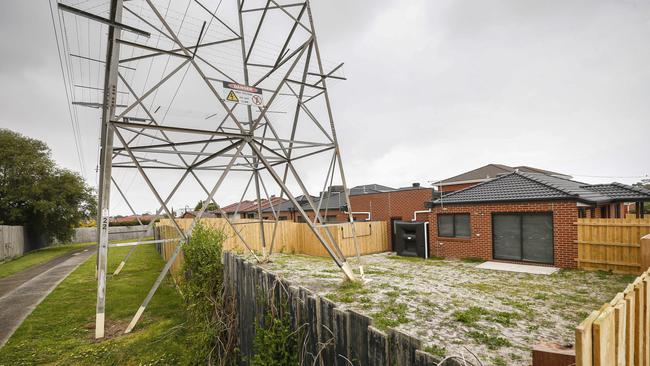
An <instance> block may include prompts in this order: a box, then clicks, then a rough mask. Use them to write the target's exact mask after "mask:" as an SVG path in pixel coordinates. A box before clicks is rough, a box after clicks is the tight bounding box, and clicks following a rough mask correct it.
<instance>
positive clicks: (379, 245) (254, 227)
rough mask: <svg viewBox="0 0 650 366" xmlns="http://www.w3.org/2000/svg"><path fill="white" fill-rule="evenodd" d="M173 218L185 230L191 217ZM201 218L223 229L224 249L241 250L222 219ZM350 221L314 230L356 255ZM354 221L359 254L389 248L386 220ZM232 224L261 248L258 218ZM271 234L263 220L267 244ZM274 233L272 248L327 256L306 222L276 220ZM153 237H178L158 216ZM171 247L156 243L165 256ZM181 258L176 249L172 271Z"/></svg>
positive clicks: (255, 247) (254, 246)
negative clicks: (176, 255) (330, 235)
mask: <svg viewBox="0 0 650 366" xmlns="http://www.w3.org/2000/svg"><path fill="white" fill-rule="evenodd" d="M176 222H178V224H179V226H180V227H181V229H183V230H187V229H188V228H189V226H190V224H191V223H192V219H177V220H176ZM201 222H203V223H204V224H206V225H209V226H212V227H218V228H221V229H222V230H224V232H225V233H226V235H227V237H228V239H226V241H225V242H224V243H223V248H224V249H225V250H232V251H240V252H241V251H243V250H245V247H244V244H243V243H242V241H241V239H239V237H238V236H237V235H236V234H235V232H234V230H233V229H232V228H231V227H230V226H229V225H228V223H227V222H226V220H225V219H222V218H207V219H202V220H201ZM351 225H352V224H350V223H342V224H332V225H328V226H327V227H320V228H319V229H318V230H320V232H321V234H323V236H325V237H326V231H327V230H328V229H329V231H330V233H331V234H332V237H333V238H334V241H336V243H337V244H338V245H339V247H340V248H341V251H342V252H343V254H344V255H345V256H346V257H350V256H353V255H356V249H355V247H354V239H353V237H352V226H351ZM354 225H355V229H356V232H357V239H358V242H359V251H360V254H361V255H365V254H373V253H381V252H386V251H389V250H390V246H389V243H388V231H387V229H388V227H387V224H386V222H384V221H364V222H355V223H354ZM235 226H236V227H237V230H241V231H240V232H239V234H240V235H241V236H242V237H243V238H244V240H246V242H247V243H248V244H249V245H250V246H251V249H252V250H254V251H256V252H261V251H262V243H261V240H260V229H259V221H257V220H237V221H236V222H235ZM273 234H274V223H273V222H266V223H264V235H265V237H266V238H267V248H268V247H269V246H270V245H271V238H272V237H273ZM275 236H276V239H275V245H274V248H273V252H283V253H295V254H306V255H312V256H320V257H326V256H328V254H327V251H326V250H325V248H323V246H322V245H321V243H320V242H319V241H318V239H317V238H316V235H314V233H313V232H312V231H311V229H310V228H309V226H308V225H307V224H305V223H296V222H292V221H280V222H278V225H277V228H276V229H275ZM156 237H157V238H159V239H173V238H177V237H178V233H177V232H176V229H175V228H174V227H173V226H172V222H171V221H170V220H169V219H166V220H161V221H160V222H158V223H157V224H156ZM175 247H176V243H173V242H172V243H167V244H161V245H160V251H161V255H162V256H163V258H164V259H165V260H167V259H169V258H170V257H171V256H172V253H173V252H174V248H175ZM182 258H183V255H182V253H180V254H179V256H178V258H177V259H176V261H175V262H174V264H173V265H172V272H174V273H175V272H176V271H177V270H178V269H179V266H180V264H181V263H182V260H183V259H182Z"/></svg>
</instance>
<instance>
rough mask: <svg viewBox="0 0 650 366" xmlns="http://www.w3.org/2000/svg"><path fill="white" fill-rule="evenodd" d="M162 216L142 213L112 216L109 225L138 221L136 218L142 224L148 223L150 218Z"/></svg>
mask: <svg viewBox="0 0 650 366" xmlns="http://www.w3.org/2000/svg"><path fill="white" fill-rule="evenodd" d="M161 217H162V216H155V215H149V214H143V215H137V216H136V215H129V216H114V217H111V218H110V225H112V226H115V225H120V224H133V223H136V224H137V222H138V219H140V221H141V222H142V223H144V224H148V223H149V222H151V221H152V220H157V219H159V218H161Z"/></svg>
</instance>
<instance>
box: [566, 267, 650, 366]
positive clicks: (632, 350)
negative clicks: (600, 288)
mask: <svg viewBox="0 0 650 366" xmlns="http://www.w3.org/2000/svg"><path fill="white" fill-rule="evenodd" d="M649 284H650V274H649V272H645V273H643V274H642V275H641V276H639V277H637V278H636V279H635V280H634V282H633V283H631V284H630V285H628V286H627V288H626V289H625V291H623V292H622V293H619V294H617V295H616V296H615V297H614V298H613V299H612V301H610V302H609V303H607V304H604V305H603V306H602V307H601V308H600V309H599V310H597V311H593V312H592V313H591V314H590V315H589V316H588V317H587V318H586V319H585V320H583V321H582V322H581V323H580V325H578V327H576V339H575V345H576V365H577V366H592V365H629V366H646V365H648V364H650V333H649V332H650V286H649Z"/></svg>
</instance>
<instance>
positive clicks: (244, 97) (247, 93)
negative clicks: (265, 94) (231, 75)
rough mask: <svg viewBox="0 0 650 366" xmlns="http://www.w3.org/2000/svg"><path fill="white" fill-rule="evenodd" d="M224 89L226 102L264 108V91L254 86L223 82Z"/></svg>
mask: <svg viewBox="0 0 650 366" xmlns="http://www.w3.org/2000/svg"><path fill="white" fill-rule="evenodd" d="M223 89H224V91H225V94H226V101H228V102H234V103H241V104H248V105H253V106H260V107H261V106H263V105H264V99H263V98H262V89H260V88H256V87H253V86H246V85H242V84H237V83H229V82H226V81H224V82H223Z"/></svg>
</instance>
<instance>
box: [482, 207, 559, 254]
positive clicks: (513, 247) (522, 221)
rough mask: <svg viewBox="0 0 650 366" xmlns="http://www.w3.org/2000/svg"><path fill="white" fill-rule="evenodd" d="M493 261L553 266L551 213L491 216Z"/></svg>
mask: <svg viewBox="0 0 650 366" xmlns="http://www.w3.org/2000/svg"><path fill="white" fill-rule="evenodd" d="M492 242H493V244H492V245H493V253H494V255H493V256H494V259H504V260H518V261H530V262H539V263H549V264H553V214H552V213H526V214H517V213H515V214H493V215H492Z"/></svg>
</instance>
